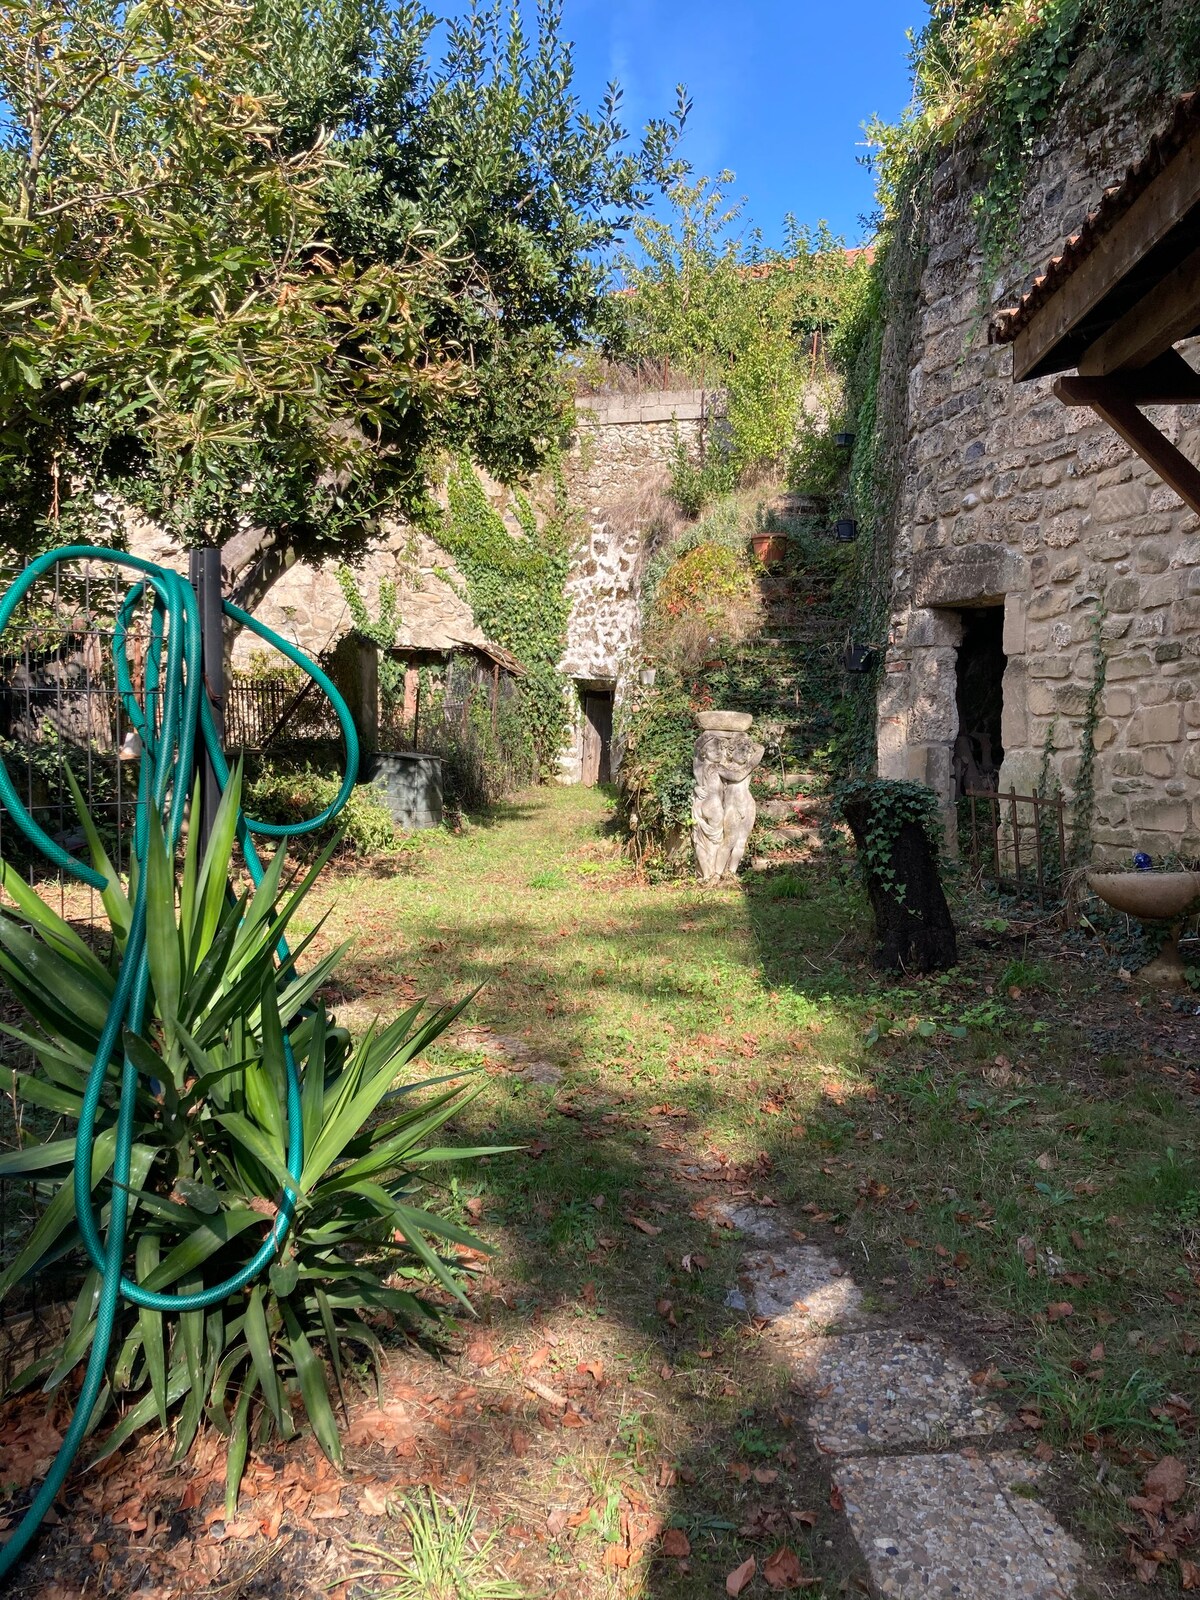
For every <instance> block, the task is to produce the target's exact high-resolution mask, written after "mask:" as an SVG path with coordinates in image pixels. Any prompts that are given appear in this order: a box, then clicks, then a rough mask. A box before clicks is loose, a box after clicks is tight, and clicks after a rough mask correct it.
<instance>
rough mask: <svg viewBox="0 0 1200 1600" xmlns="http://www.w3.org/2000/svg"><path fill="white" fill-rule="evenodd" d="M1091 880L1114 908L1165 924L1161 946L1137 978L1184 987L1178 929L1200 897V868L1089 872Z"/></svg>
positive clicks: (1161, 986)
mask: <svg viewBox="0 0 1200 1600" xmlns="http://www.w3.org/2000/svg"><path fill="white" fill-rule="evenodd" d="M1088 884H1089V886H1090V887H1091V889H1092V892H1093V893H1094V894H1098V895H1099V896H1100V898H1101V900H1103V901H1104V903H1105V905H1109V906H1111V907H1112V908H1113V910H1114V911H1124V912H1125V913H1126V914H1127V915H1128V916H1131V917H1136V918H1137V920H1138V921H1139V922H1142V923H1150V924H1151V925H1154V926H1158V927H1161V926H1163V925H1164V924H1165V925H1166V929H1167V937H1166V940H1165V941H1164V943H1163V946H1162V949H1161V950H1160V951H1159V952H1158V954H1157V955H1156V956H1155V957H1154V959H1153V961H1149V962H1147V963H1146V965H1145V966H1144V967H1142V968H1141V969H1140V970H1139V972H1138V973H1137V979H1138V982H1139V983H1147V984H1152V985H1153V986H1154V987H1155V988H1159V989H1185V988H1186V987H1187V974H1186V972H1185V971H1184V969H1183V959H1182V957H1181V956H1180V954H1179V929H1180V926H1181V925H1182V923H1183V919H1184V917H1185V916H1186V915H1187V913H1188V912H1189V911H1190V910H1191V909H1192V907H1193V906H1194V905H1195V904H1196V902H1197V901H1198V900H1200V872H1152V871H1151V872H1089V873H1088Z"/></svg>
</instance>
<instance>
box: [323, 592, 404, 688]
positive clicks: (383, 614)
mask: <svg viewBox="0 0 1200 1600" xmlns="http://www.w3.org/2000/svg"><path fill="white" fill-rule="evenodd" d="M337 580H338V586H339V588H340V589H341V591H342V596H343V598H344V599H345V602H346V608H347V610H348V611H349V612H350V620H351V621H352V622H353V624H354V628H355V632H357V633H360V634H361V635H362V637H363V638H364V639H369V640H370V641H371V643H372V644H375V645H378V647H379V698H380V701H381V702H382V707H381V708H382V710H383V711H384V713H385V715H386V713H387V712H389V711H391V709H392V708H393V706H395V705H397V704H398V703H399V701H400V700H401V699H402V697H403V695H404V668H403V667H402V666H401V665H400V663H399V662H398V661H397V660H396V658H395V657H394V656H393V655H391V654H390V653H389V652H390V651H391V648H392V646H393V645H394V644H395V642H396V634H397V632H398V631H399V628H400V604H399V601H398V599H397V597H396V585H395V583H393V581H392V580H391V579H390V578H380V580H379V613H378V615H377V616H375V617H372V616H371V613H370V612H369V611H368V609H367V602H366V600H365V599H364V598H363V593H362V590H361V589H360V588H359V587H358V580H357V579H356V578H355V576H354V574H353V572H351V570H350V568H349V567H348V566H346V565H345V564H343V565H342V566H340V567H339V568H338V569H337Z"/></svg>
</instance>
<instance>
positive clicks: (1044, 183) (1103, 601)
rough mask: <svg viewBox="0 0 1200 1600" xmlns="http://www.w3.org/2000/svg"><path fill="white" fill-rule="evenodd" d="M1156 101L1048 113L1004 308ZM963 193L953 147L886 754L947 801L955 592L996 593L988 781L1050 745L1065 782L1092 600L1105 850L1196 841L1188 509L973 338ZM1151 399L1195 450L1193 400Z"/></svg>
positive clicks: (921, 394)
mask: <svg viewBox="0 0 1200 1600" xmlns="http://www.w3.org/2000/svg"><path fill="white" fill-rule="evenodd" d="M1165 114H1166V109H1165V108H1163V107H1161V106H1159V107H1156V108H1153V110H1152V112H1151V113H1150V114H1149V115H1148V116H1143V117H1138V116H1134V115H1132V114H1131V113H1129V112H1127V111H1124V110H1122V109H1120V107H1119V106H1118V107H1117V108H1116V109H1114V111H1113V112H1112V114H1111V116H1110V120H1109V121H1108V122H1106V123H1105V124H1104V125H1103V126H1101V127H1099V128H1096V129H1094V130H1092V131H1091V132H1088V133H1086V134H1083V135H1081V134H1080V133H1079V131H1078V130H1073V129H1072V128H1071V127H1069V126H1068V125H1066V124H1060V125H1059V126H1058V127H1056V128H1055V130H1054V132H1053V134H1052V135H1051V138H1050V139H1049V140H1048V142H1047V143H1046V145H1045V146H1044V148H1043V149H1042V150H1041V152H1040V153H1039V158H1038V161H1037V163H1036V166H1035V169H1034V172H1033V176H1032V181H1031V184H1030V187H1029V191H1028V193H1027V195H1026V199H1025V203H1024V207H1023V214H1022V221H1021V228H1020V237H1019V244H1018V252H1017V258H1018V260H1019V261H1020V263H1021V266H1020V267H1018V268H1016V269H1015V270H1014V273H1013V275H1012V281H1010V282H1007V283H1002V284H999V285H995V286H993V295H994V303H995V304H996V305H1007V304H1012V303H1014V301H1015V299H1016V298H1017V296H1018V294H1019V293H1020V291H1021V289H1022V287H1023V285H1022V284H1021V282H1019V281H1017V280H1018V277H1019V273H1020V271H1022V270H1027V269H1033V270H1036V269H1037V268H1039V267H1040V266H1042V265H1044V263H1045V262H1046V261H1047V260H1048V259H1049V257H1050V256H1051V255H1053V254H1054V253H1056V252H1057V251H1058V250H1059V249H1060V248H1061V246H1062V243H1063V241H1064V239H1065V238H1066V237H1067V236H1069V235H1070V234H1071V233H1073V232H1074V231H1076V230H1077V228H1078V226H1079V224H1080V223H1081V221H1082V220H1083V218H1084V216H1085V215H1086V213H1087V212H1088V211H1089V210H1090V209H1092V208H1093V207H1094V206H1095V205H1096V203H1097V202H1098V201H1099V199H1100V196H1101V194H1102V193H1103V190H1104V188H1105V187H1106V185H1108V184H1110V183H1112V182H1114V181H1115V180H1116V179H1118V178H1119V177H1120V176H1121V175H1122V174H1123V172H1124V169H1125V168H1126V166H1127V165H1128V164H1129V163H1130V161H1132V160H1133V159H1135V158H1136V157H1137V155H1138V154H1139V153H1140V151H1141V149H1142V148H1143V146H1144V143H1145V140H1146V138H1147V137H1148V135H1149V133H1150V132H1151V131H1153V128H1154V127H1155V126H1156V125H1157V123H1158V122H1159V121H1161V120H1162V118H1163V117H1164V116H1165ZM971 195H972V187H971V176H970V166H969V163H968V162H967V160H966V159H965V158H957V159H954V160H950V161H948V162H947V163H946V164H945V165H944V167H943V168H942V170H941V171H940V172H939V173H938V175H937V179H936V183H935V190H934V197H933V203H932V207H931V210H930V212H929V221H928V225H929V250H928V256H927V259H926V262H925V265H924V269H923V273H922V276H921V280H920V305H919V311H918V317H917V325H916V336H915V340H914V344H913V349H912V365H911V370H910V374H909V380H908V401H907V429H906V433H907V446H906V453H905V457H904V470H903V487H902V490H901V495H900V502H899V507H898V517H897V522H896V527H895V530H894V545H893V565H894V571H893V590H892V617H891V627H890V634H889V640H888V645H887V655H886V663H885V667H886V670H885V673H884V677H883V684H882V689H881V693H880V697H879V709H878V737H879V764H880V771H881V772H882V773H883V774H884V775H885V776H892V777H908V778H915V779H918V780H920V781H923V782H927V783H930V784H932V785H933V786H934V787H935V788H936V789H938V791H939V792H940V793H941V794H943V795H944V796H946V797H947V801H948V800H949V796H950V793H951V777H950V759H951V755H950V753H951V747H952V745H953V741H954V738H955V737H956V735H957V732H958V725H957V724H958V716H957V708H956V704H955V661H956V652H957V646H958V644H959V642H960V637H961V633H960V629H961V623H960V621H959V618H958V616H957V615H956V611H955V608H956V607H959V606H969V605H978V604H981V603H995V602H997V601H1002V602H1003V604H1004V611H1005V614H1004V649H1005V653H1006V655H1007V658H1008V659H1007V668H1006V671H1005V676H1004V685H1003V687H1004V724H1003V744H1004V750H1005V758H1004V765H1003V769H1002V772H1001V789H1002V790H1004V791H1007V790H1008V789H1009V788H1010V787H1014V788H1015V789H1016V790H1017V792H1018V793H1022V794H1028V793H1029V792H1030V791H1031V789H1032V788H1033V787H1034V786H1035V785H1036V783H1037V779H1038V773H1039V769H1040V766H1041V763H1042V757H1043V750H1044V748H1045V746H1046V744H1047V741H1049V742H1050V744H1051V745H1052V757H1051V766H1052V769H1053V771H1054V772H1055V773H1056V775H1057V777H1058V778H1059V780H1060V782H1061V783H1062V785H1063V788H1064V790H1065V791H1066V792H1067V793H1068V795H1069V794H1070V793H1071V791H1072V788H1073V785H1074V781H1075V779H1076V777H1077V774H1078V770H1079V749H1080V739H1081V732H1082V725H1083V716H1084V711H1085V707H1086V703H1087V698H1088V690H1089V686H1090V685H1091V683H1092V681H1093V673H1094V654H1093V645H1092V628H1093V617H1094V616H1095V615H1096V613H1097V611H1098V609H1100V608H1102V610H1103V623H1102V637H1103V645H1104V650H1105V653H1106V655H1107V687H1106V689H1105V692H1104V696H1103V702H1102V706H1101V711H1102V716H1101V720H1100V722H1099V726H1098V728H1097V730H1096V740H1095V742H1096V749H1097V752H1098V754H1097V759H1096V772H1095V791H1096V796H1097V801H1096V811H1095V827H1094V840H1095V845H1096V853H1097V856H1098V857H1099V858H1105V857H1110V858H1111V857H1120V856H1124V855H1127V854H1128V853H1129V851H1130V850H1132V849H1146V850H1149V851H1151V852H1152V853H1156V854H1158V853H1162V852H1163V851H1166V850H1171V849H1182V850H1183V851H1185V852H1186V853H1189V854H1200V788H1198V785H1197V779H1198V778H1200V694H1198V691H1200V520H1198V519H1197V517H1196V516H1195V515H1194V514H1193V513H1192V512H1190V511H1189V510H1187V509H1186V508H1185V507H1184V506H1183V505H1182V503H1181V502H1180V501H1179V499H1178V497H1177V496H1176V495H1175V494H1174V493H1173V492H1172V491H1171V490H1170V489H1168V488H1167V487H1166V486H1165V485H1164V484H1162V483H1161V482H1160V480H1159V479H1158V478H1157V477H1156V476H1155V475H1154V474H1153V473H1152V472H1151V471H1150V470H1149V469H1148V468H1147V467H1146V466H1144V465H1143V464H1142V462H1141V461H1140V460H1139V459H1138V457H1136V456H1135V455H1134V454H1133V452H1132V451H1131V450H1129V448H1128V447H1127V446H1126V445H1124V444H1123V443H1122V442H1121V441H1120V440H1119V439H1118V438H1117V437H1116V435H1115V434H1114V433H1113V432H1112V431H1111V429H1109V428H1108V427H1107V426H1105V425H1104V424H1103V423H1101V422H1100V421H1099V419H1098V418H1097V417H1096V416H1095V414H1094V413H1093V412H1091V411H1090V410H1086V409H1074V408H1068V407H1066V406H1064V405H1062V404H1061V403H1060V402H1059V401H1058V400H1056V399H1055V397H1054V396H1053V394H1052V393H1051V390H1050V380H1048V379H1046V380H1039V381H1035V382H1033V383H1025V384H1014V383H1013V382H1012V356H1011V352H1010V350H1009V349H1007V348H1003V347H1001V348H989V347H988V346H987V344H986V342H985V340H986V318H984V317H981V315H980V295H979V276H980V270H981V263H980V254H979V250H978V246H977V242H976V226H975V221H974V218H973V217H972V215H971ZM1185 353H1186V352H1185ZM1195 359H1196V357H1195V356H1194V355H1193V360H1195ZM1151 415H1152V416H1153V417H1154V418H1155V420H1156V421H1157V422H1158V423H1159V425H1160V426H1162V427H1163V430H1164V432H1165V433H1166V434H1167V436H1168V437H1169V438H1171V439H1173V440H1174V441H1175V442H1176V443H1178V444H1179V445H1180V447H1181V448H1182V449H1183V450H1184V452H1185V454H1188V455H1189V456H1191V458H1192V459H1193V460H1195V459H1196V458H1197V456H1200V427H1198V426H1197V425H1196V417H1195V413H1194V412H1189V411H1188V410H1186V409H1185V410H1175V409H1164V410H1162V411H1160V412H1152V413H1151Z"/></svg>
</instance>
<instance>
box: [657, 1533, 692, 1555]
mask: <svg viewBox="0 0 1200 1600" xmlns="http://www.w3.org/2000/svg"><path fill="white" fill-rule="evenodd" d="M662 1553H663V1555H665V1556H674V1557H675V1558H676V1559H677V1560H680V1561H681V1560H682V1559H683V1557H684V1556H690V1555H691V1553H692V1546H691V1543H690V1542H689V1540H688V1536H687V1534H686V1533H684V1531H683V1529H682V1528H668V1529H667V1531H666V1533H664V1534H663V1536H662Z"/></svg>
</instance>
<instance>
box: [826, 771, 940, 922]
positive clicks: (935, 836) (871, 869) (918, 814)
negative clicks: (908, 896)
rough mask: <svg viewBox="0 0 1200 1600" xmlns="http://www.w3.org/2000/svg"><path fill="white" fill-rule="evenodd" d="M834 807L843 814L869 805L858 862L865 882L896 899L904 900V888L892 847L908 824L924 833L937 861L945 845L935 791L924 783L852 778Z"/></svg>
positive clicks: (840, 790)
mask: <svg viewBox="0 0 1200 1600" xmlns="http://www.w3.org/2000/svg"><path fill="white" fill-rule="evenodd" d="M833 800H834V807H835V809H836V810H837V811H838V812H842V813H844V810H845V807H846V806H847V805H848V804H851V803H855V804H857V803H859V802H862V801H866V803H867V807H868V810H867V824H866V835H865V849H864V850H863V851H862V852H861V854H860V858H859V867H860V870H861V872H862V875H863V878H864V880H865V879H866V877H867V875H868V874H870V876H871V877H872V878H873V879H874V880H875V881H876V882H877V883H878V884H879V885H880V887H881V888H882V889H883V890H884V892H885V893H887V894H889V895H891V896H892V898H894V899H897V900H898V899H901V898H902V897H903V894H904V885H903V884H902V883H900V881H899V880H898V878H897V876H896V870H895V867H894V866H893V865H892V847H893V845H894V844H895V842H896V836H897V834H898V833H899V832H900V829H901V828H902V827H903V826H904V825H905V823H907V822H915V823H916V824H917V825H918V826H919V827H920V828H921V829H922V830H923V831H924V833H925V837H926V838H927V839H928V841H929V848H930V850H931V851H932V852H933V855H934V858H935V860H936V858H937V855H938V852H939V850H940V849H941V842H942V825H941V813H940V811H939V809H938V797H937V794H936V793H935V791H934V790H932V789H930V788H929V787H928V785H926V784H923V783H910V782H908V780H907V779H902V778H849V779H847V780H846V781H845V782H843V783H840V784H838V785H837V787H836V788H835V790H834V795H833Z"/></svg>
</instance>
